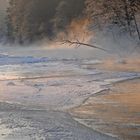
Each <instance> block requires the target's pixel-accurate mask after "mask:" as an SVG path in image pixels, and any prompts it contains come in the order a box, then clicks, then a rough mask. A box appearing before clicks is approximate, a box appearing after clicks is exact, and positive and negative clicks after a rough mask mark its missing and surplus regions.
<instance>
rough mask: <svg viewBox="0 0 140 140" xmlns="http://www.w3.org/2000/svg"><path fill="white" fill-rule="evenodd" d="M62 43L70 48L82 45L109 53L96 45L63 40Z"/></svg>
mask: <svg viewBox="0 0 140 140" xmlns="http://www.w3.org/2000/svg"><path fill="white" fill-rule="evenodd" d="M62 42H63V44H69V46H71V45H76V46H78V47H80V46H81V45H83V46H88V47H91V48H95V49H99V50H102V51H105V52H109V51H108V50H106V49H103V48H100V47H97V46H95V45H91V44H87V43H83V42H79V40H78V41H70V40H63V41H62Z"/></svg>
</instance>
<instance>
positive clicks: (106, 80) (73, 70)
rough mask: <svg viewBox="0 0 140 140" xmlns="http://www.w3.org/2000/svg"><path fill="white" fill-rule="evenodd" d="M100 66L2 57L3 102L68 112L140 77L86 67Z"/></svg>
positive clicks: (66, 60) (32, 58) (77, 61)
mask: <svg viewBox="0 0 140 140" xmlns="http://www.w3.org/2000/svg"><path fill="white" fill-rule="evenodd" d="M97 63H101V61H97V60H94V59H93V60H89V61H88V60H81V59H80V60H74V59H73V60H71V59H63V60H62V59H61V60H60V59H59V60H54V59H50V58H44V57H42V58H38V57H30V56H26V57H15V56H8V55H1V57H0V65H1V66H0V80H1V82H0V87H2V88H1V89H0V92H1V95H0V98H1V99H3V100H5V101H10V102H13V103H20V104H23V105H24V104H26V105H28V106H34V107H41V108H42V107H43V108H45V109H52V110H65V109H69V108H72V107H76V106H79V105H80V104H82V103H83V102H84V101H85V100H86V99H88V98H89V97H90V96H92V95H94V94H95V93H98V92H101V91H103V90H106V89H108V88H109V85H110V84H112V83H114V82H118V81H122V80H127V79H133V78H137V77H140V74H139V73H127V72H107V71H103V70H98V69H96V68H93V69H88V68H87V67H86V66H88V65H94V64H97ZM83 65H84V67H83ZM10 79H11V80H10ZM14 79H15V80H14ZM3 80H5V81H3ZM11 83H12V84H11Z"/></svg>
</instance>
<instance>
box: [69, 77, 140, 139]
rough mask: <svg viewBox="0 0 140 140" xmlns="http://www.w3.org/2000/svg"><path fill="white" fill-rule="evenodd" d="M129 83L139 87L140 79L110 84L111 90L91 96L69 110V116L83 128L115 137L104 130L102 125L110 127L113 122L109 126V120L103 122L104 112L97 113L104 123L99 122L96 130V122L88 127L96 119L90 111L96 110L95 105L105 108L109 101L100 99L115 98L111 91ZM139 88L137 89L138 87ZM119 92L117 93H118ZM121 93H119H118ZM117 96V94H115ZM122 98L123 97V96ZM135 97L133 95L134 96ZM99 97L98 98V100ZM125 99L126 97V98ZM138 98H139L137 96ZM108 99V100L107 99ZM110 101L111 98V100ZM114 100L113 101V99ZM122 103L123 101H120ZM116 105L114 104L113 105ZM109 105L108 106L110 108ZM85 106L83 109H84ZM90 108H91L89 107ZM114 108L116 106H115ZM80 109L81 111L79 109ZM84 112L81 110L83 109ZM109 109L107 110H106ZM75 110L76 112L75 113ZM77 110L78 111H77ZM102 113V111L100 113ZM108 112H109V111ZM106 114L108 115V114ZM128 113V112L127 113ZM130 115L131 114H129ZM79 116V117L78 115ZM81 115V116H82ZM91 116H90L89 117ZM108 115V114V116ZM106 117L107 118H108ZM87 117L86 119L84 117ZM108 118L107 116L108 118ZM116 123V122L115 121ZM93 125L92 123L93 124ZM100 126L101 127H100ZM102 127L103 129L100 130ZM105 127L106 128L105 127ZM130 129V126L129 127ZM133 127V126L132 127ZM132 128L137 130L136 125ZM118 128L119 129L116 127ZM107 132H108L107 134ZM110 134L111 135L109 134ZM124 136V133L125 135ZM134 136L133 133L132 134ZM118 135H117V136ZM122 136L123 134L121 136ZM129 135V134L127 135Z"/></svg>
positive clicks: (94, 114)
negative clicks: (86, 127) (101, 105)
mask: <svg viewBox="0 0 140 140" xmlns="http://www.w3.org/2000/svg"><path fill="white" fill-rule="evenodd" d="M131 83H137V84H139V85H140V78H135V79H131V80H130V79H129V80H125V81H121V82H117V83H113V84H112V88H111V90H110V91H107V92H101V93H100V94H98V95H93V96H91V97H90V98H89V99H88V100H86V102H85V103H84V104H83V105H81V106H79V107H77V108H75V109H72V110H70V114H71V115H72V116H73V118H75V120H77V121H78V122H79V123H82V124H83V125H85V126H88V127H90V128H91V129H93V130H97V131H99V132H101V133H104V134H108V133H109V134H111V135H114V136H115V135H116V134H113V133H112V132H111V131H112V130H107V129H106V128H104V127H103V126H102V125H103V124H104V123H105V124H108V125H110V127H111V126H113V122H112V123H111V124H109V123H108V122H110V120H108V119H107V120H108V122H106V121H105V120H106V119H105V120H104V117H102V115H103V114H104V112H103V114H102V115H101V113H99V112H100V111H99V112H98V113H99V114H100V117H99V116H98V117H99V118H102V119H103V120H104V121H103V122H100V123H101V124H100V123H99V124H98V123H97V124H98V125H99V128H98V125H97V124H96V122H95V126H94V125H93V126H92V125H91V126H90V125H89V124H90V123H93V122H94V121H95V120H94V117H95V118H96V113H93V114H92V113H91V112H92V109H94V108H95V110H96V107H95V106H96V104H98V103H99V104H103V105H105V106H106V104H107V102H109V101H100V100H102V99H104V97H108V96H111V97H113V96H115V95H113V94H114V93H113V92H114V91H112V89H113V90H114V89H115V88H116V87H117V86H118V85H121V84H131ZM138 88H139V87H138ZM139 91H140V90H138V92H139ZM118 92H119V91H118ZM120 92H121V91H120ZM117 94H118V93H117ZM117 94H116V96H117ZM102 96H104V97H103V98H102V99H99V98H101V97H102ZM123 96H124V95H123ZM132 96H133V95H132ZM134 96H135V95H134ZM96 97H97V101H96ZM98 97H99V98H98ZM126 97H127V96H126ZM139 97H140V96H139ZM92 98H93V99H94V98H95V99H94V100H93V101H94V102H95V103H94V102H93V101H92ZM98 99H99V101H98ZM109 99H110V98H109ZM111 99H112V98H111ZM114 100H115V99H114ZM122 101H123V100H122ZM112 103H113V102H112V101H110V103H108V105H109V104H110V105H111V106H112V105H113V104H112ZM92 104H93V105H94V107H93V106H92ZM115 104H116V103H115ZM115 104H114V105H115ZM110 105H109V106H110ZM84 106H85V107H84ZM86 106H87V109H86ZM90 106H91V107H90ZM115 106H116V105H115ZM80 108H81V109H80ZM82 108H83V109H84V108H85V109H86V110H85V109H84V110H83V109H82ZM108 109H109V108H108ZM76 110H77V112H75V111H76ZM78 110H79V111H78ZM98 110H100V107H99V108H98ZM78 112H79V113H80V114H79V113H78ZM101 112H102V111H101ZM109 112H111V111H109ZM109 112H108V113H109ZM138 112H139V113H140V111H138ZM127 113H128V112H127ZM130 113H131V112H130ZM78 114H79V115H78ZM82 114H83V115H82ZM88 114H89V116H88ZM91 114H92V115H91ZM108 115H109V114H108ZM108 115H107V116H108ZM86 116H87V117H86ZM128 116H129V115H128ZM108 117H109V116H108ZM126 117H127V115H126ZM86 118H87V119H86ZM96 121H97V120H96ZM116 121H117V120H116ZM93 124H94V123H93ZM126 124H127V121H126ZM129 124H131V123H130V122H129ZM132 124H133V123H132ZM100 125H101V127H100ZM114 125H118V124H114ZM137 125H138V126H140V120H139V124H137ZM102 127H103V128H102ZM106 127H107V126H106ZM129 127H130V126H129ZM132 127H133V126H132ZM134 127H136V128H137V126H136V125H134ZM118 128H119V127H118ZM124 128H125V125H124ZM107 131H108V132H107ZM110 132H111V133H110ZM124 133H125V130H124ZM125 134H126V133H125ZM134 134H135V133H134ZM117 135H118V134H117ZM122 135H123V134H122ZM128 135H129V134H128ZM123 137H127V136H123ZM119 138H120V139H122V136H120V135H119ZM139 138H140V136H138V138H137V137H134V138H133V137H127V138H126V139H127V140H131V139H133V140H138V139H139Z"/></svg>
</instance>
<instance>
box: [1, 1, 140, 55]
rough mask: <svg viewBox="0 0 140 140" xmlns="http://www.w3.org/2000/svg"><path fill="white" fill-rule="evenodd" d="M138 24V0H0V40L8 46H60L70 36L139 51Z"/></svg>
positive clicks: (128, 51) (115, 49)
mask: <svg viewBox="0 0 140 140" xmlns="http://www.w3.org/2000/svg"><path fill="white" fill-rule="evenodd" d="M139 27H140V2H139V0H134V1H133V0H118V1H117V0H114V1H113V0H112V1H110V2H108V1H107V0H103V1H98V0H76V1H75V0H30V1H28V0H7V1H6V0H0V41H1V43H3V44H8V45H9V44H10V46H12V45H14V46H22V47H25V46H29V45H30V46H31V45H32V46H37V47H38V46H40V47H41V46H42V48H43V47H44V46H46V47H50V46H51V47H52V46H53V47H54V48H56V47H58V48H59V47H67V45H66V46H65V45H60V43H56V42H58V41H60V42H61V40H63V39H69V40H78V41H81V42H87V43H90V44H94V45H97V46H100V47H102V48H106V49H108V50H110V51H109V53H110V54H111V53H112V55H113V53H114V52H115V53H116V52H117V53H118V55H124V53H125V55H129V54H131V53H132V54H133V52H135V53H136V52H137V53H138V54H139V50H140V49H139V40H140V36H139V35H140V34H139ZM85 47H86V46H83V47H82V48H81V49H83V50H84V51H83V53H84V52H85V50H86V49H89V51H88V52H87V55H88V54H89V52H91V49H90V48H87V47H86V49H85ZM76 51H77V50H76ZM96 51H97V52H98V56H102V55H104V54H105V53H104V52H100V51H98V50H93V52H94V53H93V52H92V53H93V54H94V55H96ZM115 53H114V54H115Z"/></svg>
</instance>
